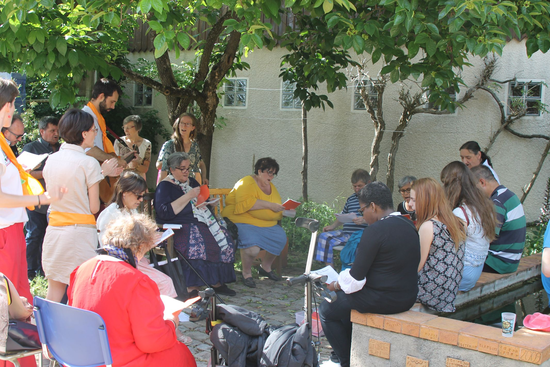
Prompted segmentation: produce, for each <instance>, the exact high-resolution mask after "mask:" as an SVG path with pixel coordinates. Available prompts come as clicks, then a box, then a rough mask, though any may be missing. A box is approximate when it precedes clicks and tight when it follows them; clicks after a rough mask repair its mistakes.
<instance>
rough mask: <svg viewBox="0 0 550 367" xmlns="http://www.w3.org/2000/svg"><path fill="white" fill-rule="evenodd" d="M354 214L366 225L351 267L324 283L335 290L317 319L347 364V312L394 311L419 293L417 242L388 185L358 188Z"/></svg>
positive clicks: (403, 308)
mask: <svg viewBox="0 0 550 367" xmlns="http://www.w3.org/2000/svg"><path fill="white" fill-rule="evenodd" d="M359 203H360V205H361V207H360V209H359V212H360V213H361V214H362V216H363V218H364V219H365V222H366V223H368V225H369V226H368V227H367V228H366V229H365V231H364V233H363V236H362V237H361V242H359V245H358V246H357V255H356V257H355V262H354V263H353V266H352V268H351V269H346V270H344V271H342V272H341V273H340V275H339V276H338V280H337V281H335V282H332V283H330V284H329V285H328V288H329V289H330V290H331V291H336V295H337V299H336V301H334V302H332V303H328V302H327V301H323V303H321V306H320V308H319V318H320V319H321V324H322V325H323V331H324V332H325V336H326V337H327V340H328V342H329V343H330V345H331V346H332V349H333V351H334V352H335V353H336V355H337V356H338V358H339V360H340V365H341V366H342V367H349V365H350V350H351V320H350V311H351V310H352V309H353V310H357V311H359V312H361V313H367V312H372V313H379V314H394V313H399V312H404V311H407V310H408V309H410V308H411V307H412V306H413V305H414V302H415V301H416V296H417V293H418V274H417V270H418V263H419V262H420V240H419V237H418V233H417V232H416V228H415V227H414V225H413V223H412V222H411V221H410V220H408V219H407V218H405V217H403V216H401V215H400V213H399V212H394V210H393V201H392V194H391V191H390V189H389V188H388V187H387V186H386V185H384V184H383V183H381V182H373V183H370V184H368V185H367V186H365V187H364V188H363V189H362V190H361V191H360V192H359Z"/></svg>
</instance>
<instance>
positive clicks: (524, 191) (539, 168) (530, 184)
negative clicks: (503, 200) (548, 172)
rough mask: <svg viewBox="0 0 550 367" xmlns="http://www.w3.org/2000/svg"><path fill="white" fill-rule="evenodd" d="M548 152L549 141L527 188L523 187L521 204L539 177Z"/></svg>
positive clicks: (549, 150)
mask: <svg viewBox="0 0 550 367" xmlns="http://www.w3.org/2000/svg"><path fill="white" fill-rule="evenodd" d="M548 152H550V141H549V142H548V143H546V148H544V152H542V156H541V157H540V159H539V164H538V166H537V169H535V172H533V177H531V180H530V181H529V183H528V184H527V186H525V188H524V189H523V195H522V196H521V203H522V204H523V202H524V201H525V199H526V198H527V195H528V194H529V191H531V189H532V188H533V186H534V184H535V181H536V179H537V177H538V176H539V173H540V170H541V169H542V165H543V164H544V161H545V160H546V157H548Z"/></svg>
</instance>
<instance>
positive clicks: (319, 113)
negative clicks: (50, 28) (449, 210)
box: [127, 41, 550, 221]
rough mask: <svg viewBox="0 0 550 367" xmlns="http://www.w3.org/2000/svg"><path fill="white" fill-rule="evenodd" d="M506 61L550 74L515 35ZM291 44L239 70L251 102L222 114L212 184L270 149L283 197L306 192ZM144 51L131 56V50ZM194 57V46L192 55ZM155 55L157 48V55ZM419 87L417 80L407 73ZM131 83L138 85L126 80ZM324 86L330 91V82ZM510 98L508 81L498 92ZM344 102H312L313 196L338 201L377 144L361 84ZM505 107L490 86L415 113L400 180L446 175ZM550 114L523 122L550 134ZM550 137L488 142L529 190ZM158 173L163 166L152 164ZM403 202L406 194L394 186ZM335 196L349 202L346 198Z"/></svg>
mask: <svg viewBox="0 0 550 367" xmlns="http://www.w3.org/2000/svg"><path fill="white" fill-rule="evenodd" d="M504 50H505V51H504V53H503V55H502V58H501V60H500V61H499V68H498V70H497V71H496V73H495V74H494V78H495V79H497V80H506V79H510V78H513V77H517V78H518V79H524V80H527V81H529V80H543V81H548V80H550V71H549V70H548V67H547V65H548V64H549V63H550V55H543V54H541V53H537V54H535V55H534V56H533V57H531V58H530V59H528V58H527V56H526V54H525V46H524V44H523V43H520V42H516V41H512V42H510V43H509V44H508V45H507V46H506V47H505V49H504ZM284 52H285V51H284V50H281V49H275V50H274V51H267V50H261V51H258V50H256V51H254V52H252V53H251V54H250V56H249V57H248V58H247V59H246V62H248V63H249V64H250V69H249V70H247V71H242V72H239V73H238V77H239V78H248V88H249V90H248V97H247V107H246V108H244V109H238V108H224V107H222V106H220V107H219V108H218V111H217V112H218V116H223V117H224V118H225V120H226V122H227V126H226V127H224V128H223V129H219V130H216V132H215V133H214V144H213V151H212V163H211V168H210V175H211V181H210V182H211V187H232V186H233V184H234V183H235V182H236V181H237V180H238V179H240V178H241V177H243V176H244V175H247V174H250V173H251V172H252V171H251V167H252V164H253V157H254V156H255V158H256V159H257V158H260V157H264V156H271V157H273V158H275V159H276V160H277V161H278V162H279V164H280V166H281V170H280V172H279V176H278V177H277V178H276V179H275V181H274V183H275V185H276V186H277V188H278V190H279V192H280V193H281V196H282V197H283V198H286V197H291V198H295V199H298V198H299V197H300V195H301V176H300V171H301V157H302V143H301V140H302V138H301V111H299V110H295V111H288V110H281V108H280V104H281V86H282V84H281V79H280V78H279V77H278V75H279V63H280V58H281V56H282V55H283V54H284ZM144 56H145V55H136V54H134V55H131V58H132V59H134V58H137V57H144ZM186 56H187V57H191V56H192V55H186ZM149 57H151V56H149ZM472 63H473V64H474V65H473V66H472V67H470V68H466V69H465V70H464V71H463V72H462V76H463V79H464V80H465V82H466V83H467V84H468V85H471V84H473V83H474V82H475V76H476V75H477V74H478V73H479V71H480V70H481V67H482V62H481V60H479V59H474V60H472ZM380 67H381V66H380V65H374V66H371V68H370V72H371V75H376V73H377V72H378V70H379V69H380ZM407 85H409V86H414V83H412V82H407ZM400 87H401V85H400V84H395V85H389V86H388V87H387V88H386V93H385V101H384V103H385V104H384V115H385V120H386V123H387V131H386V133H385V135H384V140H383V142H382V153H381V161H380V171H379V175H378V179H379V180H382V181H385V173H386V165H387V162H386V161H387V154H388V150H389V147H390V143H391V134H392V132H393V129H394V128H395V127H396V125H397V122H398V119H399V116H400V112H401V108H400V105H399V103H398V102H397V101H396V99H397V93H398V91H399V88H400ZM544 89H545V90H544V92H543V93H544V94H543V98H544V103H546V104H550V97H549V94H548V93H546V87H545V88H544ZM127 91H128V92H130V91H131V88H128V89H127ZM321 92H322V91H321ZM498 94H499V96H500V98H501V99H502V100H503V101H505V100H506V96H507V87H503V88H502V89H500V90H499V92H498ZM329 97H330V100H331V101H332V102H333V103H334V106H335V108H334V109H330V108H327V109H326V111H323V110H322V109H316V110H312V111H310V113H309V116H308V117H309V124H308V135H309V195H310V198H311V199H313V200H315V201H319V202H323V201H326V202H328V203H333V202H334V201H335V198H338V197H343V196H348V195H349V194H350V193H351V184H350V180H349V179H350V175H351V172H352V171H353V170H354V169H356V168H365V169H368V167H369V162H370V147H371V143H372V138H373V125H372V122H371V120H370V118H369V117H368V114H367V113H366V112H365V111H359V112H358V111H353V110H352V97H353V89H352V88H349V89H348V90H347V91H338V92H335V93H333V94H331V95H330V96H329ZM154 108H156V109H158V110H159V112H160V115H161V118H162V120H163V121H165V123H166V125H167V126H168V121H167V120H168V119H167V114H166V104H165V101H164V98H163V96H161V95H158V94H156V95H155V96H154ZM499 124H500V115H499V112H498V107H497V105H496V103H495V102H494V100H493V99H492V98H490V96H489V94H488V93H486V92H483V91H478V92H477V93H476V94H475V97H474V99H473V100H471V101H469V102H468V103H467V104H466V108H465V109H463V110H459V111H458V112H457V113H455V114H453V115H448V116H435V115H426V114H418V115H415V116H414V117H413V119H412V121H411V123H410V125H409V127H408V128H407V130H406V132H405V135H404V136H403V138H402V139H401V143H400V146H399V151H398V153H397V160H396V170H395V182H397V181H398V180H399V178H401V177H402V176H404V175H415V176H417V177H426V176H432V177H435V178H437V179H438V178H439V173H440V172H441V169H442V168H443V167H444V166H445V165H446V164H447V163H449V162H450V161H452V160H457V159H460V157H459V152H458V149H459V147H460V145H462V144H463V143H464V142H466V141H468V140H476V141H478V142H479V144H480V145H481V146H482V148H484V147H485V146H487V144H488V142H489V139H490V136H491V135H492V134H493V133H494V132H495V131H496V130H497V129H498V127H499ZM549 124H550V119H549V117H548V115H547V114H543V115H542V116H541V117H525V118H523V119H522V120H521V121H518V122H517V123H516V124H515V128H516V130H518V131H520V132H523V133H542V134H548V132H549V128H548V127H549ZM545 145H546V141H543V140H541V139H535V140H526V139H520V138H517V137H515V136H512V135H511V134H510V133H508V132H504V133H502V134H501V135H500V136H499V138H498V139H497V141H496V143H495V144H494V146H493V148H492V149H491V150H490V151H489V156H490V157H491V159H492V161H493V165H494V168H495V170H496V172H497V173H498V174H499V176H500V179H501V182H502V183H503V184H504V185H505V186H507V187H508V188H510V189H511V190H512V191H514V192H515V193H516V194H518V196H521V193H522V188H523V186H524V185H526V184H527V183H528V182H529V180H530V178H531V176H532V174H533V171H534V170H535V168H536V167H537V164H538V161H539V159H540V155H541V153H542V151H543V150H544V147H545ZM549 175H550V165H549V163H545V164H544V166H543V168H542V171H541V174H540V176H539V179H538V180H537V182H536V184H535V186H534V187H533V189H532V190H531V193H530V194H529V196H528V198H527V200H526V202H525V210H526V214H527V219H528V221H532V220H535V219H537V217H538V215H539V210H540V205H541V202H542V198H543V193H544V189H545V182H546V180H547V179H548V177H549ZM149 176H150V177H148V178H149V180H150V182H152V181H154V177H155V173H154V172H153V171H152V170H151V171H150V172H149ZM394 191H395V193H396V194H395V195H394V200H395V204H396V206H397V203H398V200H399V198H400V195H399V194H398V193H397V188H395V189H394ZM336 205H337V206H338V207H341V206H342V205H343V200H339V201H338V202H337V203H336Z"/></svg>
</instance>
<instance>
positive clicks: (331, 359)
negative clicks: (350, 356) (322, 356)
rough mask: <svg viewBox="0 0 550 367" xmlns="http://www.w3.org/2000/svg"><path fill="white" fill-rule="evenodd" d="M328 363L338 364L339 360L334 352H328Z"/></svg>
mask: <svg viewBox="0 0 550 367" xmlns="http://www.w3.org/2000/svg"><path fill="white" fill-rule="evenodd" d="M330 361H331V362H333V363H340V358H338V356H337V355H336V353H334V351H332V352H330Z"/></svg>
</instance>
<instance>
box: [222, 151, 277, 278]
mask: <svg viewBox="0 0 550 367" xmlns="http://www.w3.org/2000/svg"><path fill="white" fill-rule="evenodd" d="M278 172H279V164H278V163H277V161H276V160H275V159H273V158H269V157H267V158H260V159H258V161H257V162H256V164H255V165H254V174H253V175H250V176H246V177H244V178H242V179H240V180H239V181H238V182H237V183H236V184H235V186H234V187H233V190H231V192H230V193H229V195H227V198H226V201H225V204H226V206H225V208H224V209H223V212H222V216H223V217H227V218H229V220H231V221H232V222H233V223H235V224H236V225H237V228H238V229H239V243H238V247H239V248H240V249H241V260H242V262H243V282H244V285H246V286H247V287H250V288H256V283H255V282H254V279H252V263H253V262H254V259H256V257H257V256H258V254H259V253H260V250H262V249H263V250H265V255H264V257H263V258H262V265H261V266H260V268H259V269H258V271H259V272H260V274H261V275H263V276H266V277H268V278H269V279H271V280H275V281H278V280H281V278H280V277H279V276H278V275H277V274H275V272H274V271H273V270H271V265H272V264H273V261H274V260H275V258H276V257H277V256H279V254H280V253H281V251H282V250H283V248H284V247H285V245H286V233H285V231H284V229H283V228H282V227H281V226H280V225H278V224H277V221H279V220H281V218H282V217H283V210H284V207H283V206H282V205H281V196H280V195H279V192H278V191H277V189H276V188H275V185H273V183H272V182H271V180H273V178H275V176H277V173H278Z"/></svg>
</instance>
